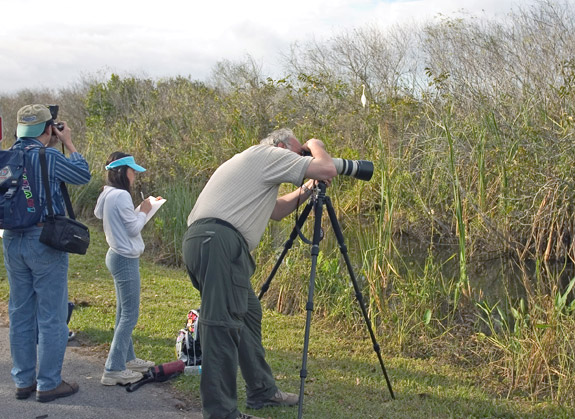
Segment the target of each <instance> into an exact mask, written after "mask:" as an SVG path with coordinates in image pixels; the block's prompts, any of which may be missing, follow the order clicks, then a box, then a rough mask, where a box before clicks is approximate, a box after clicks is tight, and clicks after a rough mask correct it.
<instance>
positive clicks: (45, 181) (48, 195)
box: [40, 147, 76, 220]
mask: <svg viewBox="0 0 575 419" xmlns="http://www.w3.org/2000/svg"><path fill="white" fill-rule="evenodd" d="M40 168H41V170H42V184H43V185H44V191H45V192H46V205H47V206H48V218H51V219H53V218H54V209H53V207H52V193H51V192H50V183H49V182H48V164H47V162H46V147H41V148H40ZM60 190H61V191H62V197H63V198H64V202H65V203H66V210H67V211H68V216H69V217H70V218H71V219H73V220H75V219H76V216H75V214H74V209H73V208H72V202H70V195H69V194H68V188H66V184H65V183H64V182H60Z"/></svg>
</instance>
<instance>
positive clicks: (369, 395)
mask: <svg viewBox="0 0 575 419" xmlns="http://www.w3.org/2000/svg"><path fill="white" fill-rule="evenodd" d="M91 231H92V244H91V246H90V249H89V251H88V253H87V254H86V255H85V256H79V255H71V256H70V271H69V290H70V291H69V293H70V299H71V300H72V301H74V302H75V303H76V310H75V311H74V314H73V316H72V320H71V323H70V327H71V329H72V330H74V331H76V333H77V336H78V339H80V340H81V341H82V342H84V343H87V344H89V345H91V346H93V347H94V348H95V349H96V350H101V351H104V352H105V351H107V349H108V347H109V343H110V342H111V340H112V335H113V325H114V316H115V294H114V286H113V281H112V278H111V276H110V274H109V273H108V271H107V269H106V266H105V263H104V257H105V253H106V251H107V245H106V243H105V240H104V236H103V234H102V232H101V230H100V228H99V227H98V226H94V227H93V228H92V229H91ZM141 274H142V295H141V311H140V318H139V322H138V326H137V327H136V329H135V331H134V344H135V346H136V352H137V354H138V356H140V357H142V358H146V359H153V360H154V361H156V362H157V363H161V362H168V361H172V360H175V349H174V348H175V341H176V336H177V333H178V330H179V329H180V328H182V327H183V326H184V324H185V320H186V313H187V311H188V310H189V309H191V308H197V307H198V306H199V305H200V298H199V294H198V292H197V291H196V290H195V289H194V288H193V287H192V285H191V283H190V282H189V280H188V278H187V276H186V274H185V272H184V270H183V269H180V268H170V267H165V266H161V265H156V264H154V263H152V262H151V261H149V260H146V259H145V258H144V259H143V260H142V263H141ZM259 285H260V284H254V286H255V287H256V289H259ZM271 287H272V288H273V287H274V284H273V283H272V285H271ZM8 293H9V289H8V283H7V279H6V274H5V271H4V269H2V271H1V273H0V299H1V301H2V302H3V303H4V304H5V303H7V300H8ZM304 326H305V315H304V314H298V315H292V316H286V315H282V314H279V313H277V312H274V311H269V310H264V319H263V325H262V327H263V330H262V334H263V339H264V341H263V343H264V347H265V348H266V351H267V352H266V353H267V359H268V362H269V363H270V365H271V367H272V369H273V371H274V374H275V377H276V380H277V383H278V386H279V387H280V388H281V389H283V390H285V391H290V392H295V393H298V392H299V388H300V377H299V373H300V369H301V362H302V347H303V334H304ZM356 329H357V332H350V331H346V330H344V329H343V327H341V326H339V325H338V324H335V323H334V322H333V321H329V320H325V319H320V318H319V315H316V317H314V318H313V319H312V325H311V336H310V346H309V357H308V364H307V370H308V376H307V380H306V383H305V398H304V416H305V417H309V418H463V417H465V418H493V417H497V418H549V417H555V418H568V417H573V414H574V413H575V412H574V411H573V410H569V409H562V408H561V407H560V406H557V405H554V404H545V403H539V404H535V403H531V402H529V401H528V400H527V399H526V398H525V399H522V398H515V399H507V398H505V397H504V396H498V395H497V393H496V392H495V391H490V390H489V389H495V388H498V385H497V383H489V382H485V381H484V380H485V378H484V377H486V376H488V375H487V374H485V373H484V370H485V369H489V368H490V366H489V365H488V364H486V363H483V364H482V363H479V364H478V365H469V364H467V365H465V364H464V365H461V364H457V363H450V362H447V361H446V359H449V358H450V357H449V356H446V357H445V359H444V357H441V358H439V357H430V358H427V359H416V358H408V357H403V356H400V354H396V353H393V352H391V350H390V349H389V348H392V347H394V346H395V345H394V343H393V342H389V341H388V340H387V336H377V340H378V342H379V343H380V344H381V345H382V348H383V351H382V353H383V359H384V363H385V366H386V369H387V372H388V374H389V376H390V379H391V382H392V386H393V390H394V392H395V395H396V400H391V398H390V395H389V392H388V390H387V386H386V383H385V379H384V377H383V374H382V371H381V368H380V366H379V362H378V360H377V356H376V354H375V352H374V351H373V349H372V344H371V340H370V339H369V336H368V333H367V328H365V327H362V325H359V327H357V328H356ZM458 345H459V342H453V345H452V348H454V349H446V350H449V351H451V350H452V351H453V352H456V351H457V349H456V348H457V347H458ZM172 385H173V386H174V387H175V388H176V389H177V390H178V391H181V392H183V393H184V394H185V395H186V397H187V400H188V401H189V402H190V403H191V404H195V405H198V404H199V403H200V397H199V390H198V387H199V379H198V377H194V376H181V377H179V378H177V379H175V380H174V381H172ZM243 387H244V386H243V382H242V379H241V375H239V376H238V391H239V407H240V409H242V410H246V409H245V391H244V389H243ZM246 411H248V412H249V410H246ZM252 413H254V414H257V415H258V416H263V417H274V418H279V419H281V418H293V417H294V416H295V415H297V407H294V408H266V409H263V410H261V411H257V412H252Z"/></svg>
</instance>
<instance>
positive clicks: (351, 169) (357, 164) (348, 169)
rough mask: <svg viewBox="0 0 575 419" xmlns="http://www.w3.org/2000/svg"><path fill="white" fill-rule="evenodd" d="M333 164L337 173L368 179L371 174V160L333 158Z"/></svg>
mask: <svg viewBox="0 0 575 419" xmlns="http://www.w3.org/2000/svg"><path fill="white" fill-rule="evenodd" d="M332 160H333V164H334V165H335V169H336V171H337V173H338V174H340V175H345V176H351V177H353V178H356V179H359V180H366V181H367V180H370V179H371V177H372V176H373V162H370V161H369V160H347V159H339V158H334V159H332Z"/></svg>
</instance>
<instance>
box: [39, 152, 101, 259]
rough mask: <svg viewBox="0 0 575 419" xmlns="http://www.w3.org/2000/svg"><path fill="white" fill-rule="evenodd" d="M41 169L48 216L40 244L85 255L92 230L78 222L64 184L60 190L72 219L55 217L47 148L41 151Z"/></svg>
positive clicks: (61, 184)
mask: <svg viewBox="0 0 575 419" xmlns="http://www.w3.org/2000/svg"><path fill="white" fill-rule="evenodd" d="M40 167H41V169H42V183H43V184H44V191H45V192H46V205H48V216H47V217H46V220H45V221H44V227H43V228H42V234H41V235H40V242H41V243H44V244H45V245H48V246H50V247H52V248H54V249H56V250H61V251H64V252H68V253H77V254H80V255H85V254H86V251H87V250H88V246H89V245H90V230H88V227H86V226H85V225H84V224H82V223H80V222H79V221H76V217H75V215H74V209H73V208H72V203H71V202H70V196H69V195H68V189H67V188H66V184H65V183H64V182H62V183H60V189H61V190H62V196H63V198H64V202H65V203H66V210H67V211H68V215H69V216H70V218H68V217H66V216H65V215H54V209H53V206H52V194H51V193H50V185H49V183H48V168H47V163H46V149H45V148H41V149H40Z"/></svg>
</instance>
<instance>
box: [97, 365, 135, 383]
mask: <svg viewBox="0 0 575 419" xmlns="http://www.w3.org/2000/svg"><path fill="white" fill-rule="evenodd" d="M143 377H144V376H143V375H142V374H141V373H139V372H136V371H132V370H129V369H125V370H124V371H104V374H103V375H102V379H101V380H100V382H101V383H102V384H104V385H105V386H115V385H116V384H120V385H122V386H125V385H127V384H130V383H135V382H136V381H140V380H141V379H142V378H143Z"/></svg>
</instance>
